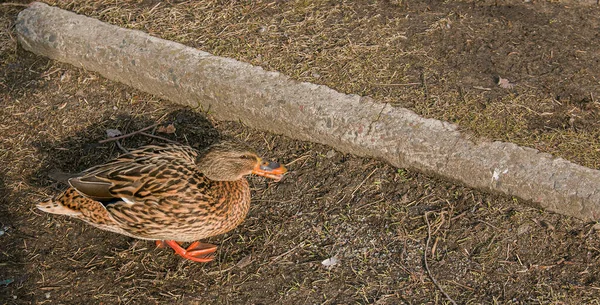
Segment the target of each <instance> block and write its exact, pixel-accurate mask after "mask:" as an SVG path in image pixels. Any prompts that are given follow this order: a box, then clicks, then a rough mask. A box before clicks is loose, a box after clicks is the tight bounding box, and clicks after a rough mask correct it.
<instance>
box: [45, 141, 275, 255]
mask: <svg viewBox="0 0 600 305" xmlns="http://www.w3.org/2000/svg"><path fill="white" fill-rule="evenodd" d="M285 172H286V169H285V167H283V166H282V165H279V163H276V162H267V161H263V160H262V159H261V158H260V157H258V156H257V155H256V153H254V152H252V151H251V150H250V149H249V148H248V147H246V146H245V145H242V144H240V143H234V142H223V143H220V144H215V145H212V146H210V147H209V148H207V149H206V150H205V151H204V152H203V153H200V154H199V153H198V152H196V151H195V150H193V149H192V148H191V147H188V146H182V145H173V144H166V145H148V146H144V147H141V148H139V149H137V150H135V151H131V152H129V153H127V154H124V155H122V156H120V157H118V158H116V159H115V160H112V161H110V162H108V163H106V164H103V165H99V166H95V167H92V168H90V169H88V170H85V171H84V172H82V173H81V174H80V175H78V176H76V177H73V178H70V179H69V180H68V181H69V185H70V187H69V189H67V190H66V191H65V192H64V193H62V194H61V195H59V196H58V197H56V198H55V199H54V200H49V201H46V202H42V203H40V204H38V206H37V207H38V208H39V209H40V210H42V211H45V212H48V213H53V214H62V215H69V216H72V217H75V218H79V219H81V220H83V221H85V222H87V223H89V224H91V225H93V226H95V227H98V228H100V229H103V230H107V231H111V232H116V233H120V234H123V235H127V236H131V237H135V238H140V239H147V240H156V244H157V245H158V246H161V247H163V246H165V245H168V246H170V247H171V248H173V249H174V250H175V252H177V254H179V255H181V256H182V257H184V258H187V259H190V260H193V261H197V262H208V261H211V260H212V259H213V253H214V252H215V251H216V249H217V247H216V246H215V245H211V244H205V243H200V242H198V240H199V239H203V238H207V237H211V236H215V235H218V234H222V233H225V232H228V231H230V230H232V229H233V228H235V227H237V226H238V225H239V224H240V223H241V222H242V221H243V220H244V218H245V217H246V214H247V213H248V209H249V207H250V188H249V186H248V182H247V181H246V179H245V178H244V176H245V175H248V174H256V175H260V176H264V177H267V178H272V179H275V180H276V181H278V180H280V179H281V177H282V176H283V174H284V173H285ZM176 241H180V242H192V241H193V243H192V244H191V245H190V246H189V247H187V249H183V248H182V247H181V246H180V245H179V244H178V243H177V242H176Z"/></svg>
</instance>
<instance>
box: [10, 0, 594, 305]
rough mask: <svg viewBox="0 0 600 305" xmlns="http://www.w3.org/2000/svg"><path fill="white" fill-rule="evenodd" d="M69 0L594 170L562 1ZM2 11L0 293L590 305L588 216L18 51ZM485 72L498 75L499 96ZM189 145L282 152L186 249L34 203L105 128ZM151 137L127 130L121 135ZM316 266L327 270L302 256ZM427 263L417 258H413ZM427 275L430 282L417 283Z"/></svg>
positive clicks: (587, 11)
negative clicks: (170, 128) (226, 229)
mask: <svg viewBox="0 0 600 305" xmlns="http://www.w3.org/2000/svg"><path fill="white" fill-rule="evenodd" d="M502 3H503V4H498V3H496V2H494V1H476V2H471V1H450V2H445V3H442V2H437V1H423V2H416V1H414V2H413V1H377V2H372V3H370V4H367V3H366V2H362V1H350V3H348V2H340V1H252V2H243V3H242V2H230V1H202V2H200V1H198V2H184V3H178V1H171V2H158V1H118V2H115V1H77V2H69V3H65V2H61V4H60V5H61V6H63V7H64V8H67V9H70V10H74V11H77V12H80V13H84V14H86V15H89V16H94V17H98V18H100V19H102V20H105V21H107V22H111V23H114V24H119V25H121V26H125V27H130V28H137V29H142V30H144V31H146V32H149V33H151V34H153V35H157V36H161V37H163V38H167V39H172V40H177V41H181V42H183V43H186V44H188V45H192V46H195V47H198V48H201V49H203V50H205V51H209V52H211V53H214V54H218V55H224V56H230V57H234V58H237V59H240V60H244V61H248V62H251V63H254V64H257V65H261V66H263V67H265V68H267V69H272V70H279V71H282V72H284V73H286V74H288V75H290V76H292V77H294V78H296V79H300V80H305V81H312V82H316V83H321V84H326V85H329V86H331V87H333V88H335V89H337V90H340V91H343V92H348V93H355V94H362V95H371V96H374V97H375V98H377V99H378V100H380V101H382V102H388V103H392V104H394V105H399V106H404V107H408V108H410V109H413V110H415V111H417V112H418V113H420V114H423V115H426V116H429V117H435V118H439V119H446V120H450V121H453V122H456V123H457V124H459V126H460V127H461V128H462V129H463V130H465V131H466V132H469V133H472V134H473V135H474V136H478V137H482V138H489V139H499V140H507V141H513V142H516V143H518V144H521V145H526V146H530V147H535V148H538V149H541V150H543V151H546V152H550V153H553V154H555V155H558V156H562V157H564V158H567V159H569V160H572V161H575V162H578V163H580V164H584V165H586V166H590V167H593V168H598V167H599V165H598V161H597V160H600V159H599V158H598V157H599V154H600V149H599V142H598V135H599V132H600V129H598V124H600V123H598V122H599V120H598V105H599V104H598V103H597V102H596V97H597V96H600V92H599V91H600V89H599V88H600V87H599V86H598V75H597V71H600V69H599V68H600V67H599V65H600V62H599V61H598V59H599V57H600V55H599V54H600V53H598V52H597V50H596V49H597V41H598V35H599V34H598V33H600V32H598V29H599V23H598V21H599V17H598V14H597V13H598V9H599V8H598V7H597V6H590V5H585V4H583V3H577V2H563V1H550V2H544V1H533V2H531V3H525V2H523V1H509V2H502ZM22 8H23V7H20V6H17V5H0V58H1V61H0V118H1V119H0V244H1V246H0V303H2V304H44V303H45V304H121V303H123V304H154V303H160V304H171V303H173V304H202V303H207V302H210V303H217V304H449V303H450V301H449V299H448V298H446V297H445V296H444V295H443V292H442V290H441V289H443V291H445V292H446V293H447V294H448V296H449V297H450V298H451V299H453V300H454V301H455V302H456V303H458V304H598V303H600V297H599V295H600V273H599V272H600V271H599V270H600V234H599V233H598V232H597V231H596V230H594V229H593V225H594V224H590V223H583V222H581V221H579V220H577V219H573V218H570V217H565V216H561V215H557V214H553V213H548V212H545V211H543V210H539V209H537V208H536V207H533V206H531V205H528V204H527V203H526V202H522V201H521V200H519V199H518V198H509V197H506V196H502V195H498V194H490V193H486V192H482V191H479V190H474V189H470V188H467V187H464V186H461V185H459V184H456V183H454V182H452V181H446V180H441V179H439V178H437V177H433V176H427V175H424V174H421V173H418V172H414V171H412V170H410V169H397V168H394V167H392V166H390V165H387V164H385V163H383V162H380V161H378V160H373V159H368V158H358V157H355V156H352V155H347V154H343V153H340V152H337V151H334V150H332V149H331V148H328V147H326V146H323V145H316V144H312V143H307V142H300V141H295V140H292V139H289V138H285V137H282V136H278V135H274V134H268V133H263V132H260V131H257V130H253V129H250V128H247V127H245V126H243V125H241V124H238V123H231V122H217V121H213V120H212V119H211V118H210V115H206V114H202V113H198V112H195V111H193V110H192V109H187V108H181V107H179V106H174V105H171V104H169V103H168V102H166V101H162V100H160V99H158V98H156V97H153V96H151V95H148V94H145V93H143V92H139V91H136V90H133V89H131V88H129V87H127V86H124V85H121V84H118V83H114V82H111V81H108V80H105V79H103V78H102V77H100V76H98V75H96V74H94V73H90V72H87V71H84V70H81V69H77V68H74V67H72V66H69V65H65V64H61V63H57V62H54V61H51V60H48V59H46V58H43V57H39V56H36V55H34V54H31V53H28V52H26V51H24V50H22V49H21V48H19V47H18V45H17V42H16V37H15V33H14V28H13V25H14V20H15V18H16V15H17V13H18V12H19V11H20V10H21V9H22ZM494 77H502V78H506V79H508V80H509V81H511V82H514V83H515V85H516V86H515V87H513V88H512V89H503V88H500V87H498V86H497V85H496V84H495V83H494ZM158 121H160V122H163V123H164V124H167V123H173V124H174V126H175V127H176V129H177V130H176V132H175V133H174V134H161V133H157V135H159V136H162V137H166V138H169V139H171V140H175V141H178V142H181V143H186V144H189V145H191V146H193V147H197V148H200V147H204V146H206V145H208V144H210V143H213V142H215V141H218V140H219V139H222V138H236V139H239V140H242V141H245V142H247V143H249V144H250V145H251V146H253V147H255V148H256V149H257V150H258V151H259V152H260V153H261V154H263V155H264V156H265V157H268V158H271V159H276V160H279V161H280V162H282V163H284V164H286V165H287V167H288V168H289V169H290V173H289V174H288V175H287V176H286V177H285V178H284V179H283V180H282V181H281V182H278V183H274V182H270V181H267V180H265V179H263V178H258V177H250V178H249V179H250V182H251V186H252V190H253V202H254V203H253V206H252V208H251V210H250V214H249V215H248V218H247V219H246V221H245V222H244V223H243V224H242V225H241V226H239V227H238V228H237V229H236V230H234V231H232V232H230V233H228V234H225V235H222V236H217V237H214V238H212V239H211V240H210V242H211V243H214V244H217V245H219V249H218V252H217V258H216V260H215V261H214V262H211V263H208V264H199V263H194V262H190V261H184V260H182V259H181V258H179V257H177V256H176V255H174V254H173V253H172V251H171V250H168V249H155V247H154V244H153V243H152V242H147V241H141V240H135V239H132V238H128V237H125V236H120V235H117V234H113V233H109V232H104V231H100V230H98V229H95V228H93V227H90V226H88V225H85V224H83V223H81V222H79V221H77V220H73V219H69V218H67V217H60V216H53V215H46V214H43V213H42V212H39V211H37V210H36V209H35V208H34V204H35V203H36V202H38V201H40V200H42V199H45V198H47V197H49V196H53V195H56V194H57V193H58V192H59V191H60V190H61V189H64V185H61V184H60V183H57V182H55V181H53V180H52V179H50V178H49V176H48V175H49V173H50V172H52V171H53V170H55V169H59V170H62V171H65V172H77V171H80V170H83V169H85V168H87V167H89V166H92V165H95V164H98V163H100V162H105V161H107V160H109V159H110V158H113V157H115V156H116V155H118V154H119V152H120V150H119V149H118V148H117V147H116V146H115V144H114V143H105V144H100V143H98V141H99V140H102V139H104V138H105V137H106V129H109V128H111V129H119V130H121V131H122V132H125V133H126V132H132V131H135V130H139V129H141V128H143V127H146V126H148V125H151V124H153V123H155V122H158ZM161 141H162V140H159V139H154V138H150V137H146V136H141V135H138V136H134V137H132V138H128V139H126V140H124V141H123V142H122V144H123V146H125V147H128V148H134V147H137V146H140V145H143V144H147V143H153V142H161ZM332 257H335V258H337V260H338V264H337V265H334V266H331V267H329V268H328V267H325V266H324V265H323V264H322V262H323V261H324V260H326V259H329V258H332ZM425 261H427V263H428V269H429V270H428V269H427V268H426V266H425ZM432 278H435V279H436V281H437V282H438V283H439V285H440V287H441V289H440V288H438V287H436V286H435V284H434V282H433V281H432Z"/></svg>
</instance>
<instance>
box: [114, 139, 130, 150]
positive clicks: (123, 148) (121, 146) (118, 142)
mask: <svg viewBox="0 0 600 305" xmlns="http://www.w3.org/2000/svg"><path fill="white" fill-rule="evenodd" d="M115 143H117V147H119V148H120V149H121V150H122V151H123V152H125V153H129V150H127V148H125V147H123V145H121V141H119V140H117V141H116V142H115Z"/></svg>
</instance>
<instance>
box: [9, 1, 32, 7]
mask: <svg viewBox="0 0 600 305" xmlns="http://www.w3.org/2000/svg"><path fill="white" fill-rule="evenodd" d="M2 6H21V7H29V4H25V3H15V2H6V3H2Z"/></svg>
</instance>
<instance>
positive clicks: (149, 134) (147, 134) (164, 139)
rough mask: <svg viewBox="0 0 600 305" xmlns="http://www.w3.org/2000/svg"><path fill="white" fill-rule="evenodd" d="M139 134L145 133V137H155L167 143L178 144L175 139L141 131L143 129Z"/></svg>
mask: <svg viewBox="0 0 600 305" xmlns="http://www.w3.org/2000/svg"><path fill="white" fill-rule="evenodd" d="M140 134H141V135H145V136H147V137H151V138H155V139H159V140H163V141H167V142H169V143H174V144H179V142H177V141H173V140H170V139H167V138H163V137H161V136H157V135H153V134H151V133H147V132H143V131H142V132H140Z"/></svg>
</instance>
